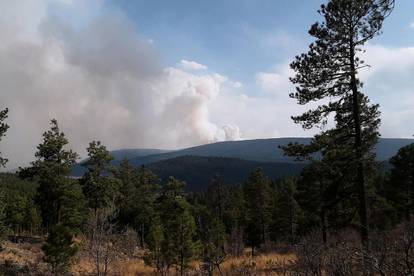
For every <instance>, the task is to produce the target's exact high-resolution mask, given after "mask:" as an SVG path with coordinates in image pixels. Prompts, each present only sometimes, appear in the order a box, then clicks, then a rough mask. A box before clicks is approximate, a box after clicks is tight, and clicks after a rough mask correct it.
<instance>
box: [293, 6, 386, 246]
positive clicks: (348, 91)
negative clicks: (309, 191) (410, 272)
mask: <svg viewBox="0 0 414 276" xmlns="http://www.w3.org/2000/svg"><path fill="white" fill-rule="evenodd" d="M393 6H394V1H393V0H330V1H329V2H328V4H327V5H322V6H321V10H320V11H319V12H320V14H321V15H322V16H323V17H324V22H323V23H315V24H314V25H312V27H311V29H310V31H309V34H310V35H312V36H313V37H315V39H316V41H315V42H314V43H312V44H311V45H310V47H309V51H308V53H306V54H302V55H300V56H297V57H296V60H295V61H294V62H293V63H292V64H291V68H292V69H293V70H294V71H295V72H296V75H295V77H293V78H292V79H291V81H292V82H293V83H294V84H296V86H297V87H296V93H292V94H291V95H290V96H291V97H292V98H295V99H297V101H298V103H299V104H301V105H304V104H308V103H310V102H314V101H323V103H322V104H320V105H319V106H318V107H317V108H315V109H311V110H309V111H307V112H305V113H304V114H302V115H300V116H296V117H293V120H294V121H295V122H296V123H299V124H302V126H303V127H304V128H305V129H309V128H312V127H314V126H325V125H326V124H327V122H328V118H330V115H331V114H333V117H334V119H335V127H334V128H333V129H331V130H326V131H323V132H322V133H321V134H320V135H319V136H316V137H315V138H314V139H313V141H312V143H311V145H310V146H307V147H300V146H298V145H291V147H290V148H287V152H288V153H290V154H293V155H295V154H296V155H302V156H303V155H306V154H308V153H311V152H316V151H322V150H323V149H325V150H334V151H335V150H337V149H339V150H340V151H342V152H343V153H346V155H345V156H346V157H347V160H348V164H347V165H348V167H349V168H350V167H352V169H351V170H350V171H352V172H353V173H352V174H350V176H354V175H355V176H354V177H352V179H351V181H352V182H354V183H355V187H356V189H357V194H358V196H359V217H360V233H361V240H362V242H363V243H364V245H366V246H367V245H368V233H369V227H368V213H367V202H366V201H367V195H366V168H365V167H366V166H367V163H369V162H370V161H371V160H372V147H373V146H374V145H375V143H376V140H377V137H378V132H377V129H378V125H379V122H380V121H379V112H378V105H370V104H369V101H368V98H367V97H366V96H365V95H363V94H362V92H361V89H362V83H361V82H360V81H359V79H358V72H359V71H360V69H362V68H363V67H365V65H364V62H363V61H362V60H360V58H359V57H358V52H359V51H361V50H362V47H363V46H364V44H365V43H367V42H368V41H369V40H370V39H372V38H373V37H374V36H376V35H378V34H379V33H380V30H381V27H382V23H383V21H384V19H385V18H386V17H387V16H388V15H389V14H390V12H391V10H392V9H393ZM354 172H355V173H354Z"/></svg>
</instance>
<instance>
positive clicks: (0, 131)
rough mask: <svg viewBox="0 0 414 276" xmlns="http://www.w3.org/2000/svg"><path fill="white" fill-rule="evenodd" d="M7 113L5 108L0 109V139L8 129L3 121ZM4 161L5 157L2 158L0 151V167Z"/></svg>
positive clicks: (5, 160)
mask: <svg viewBox="0 0 414 276" xmlns="http://www.w3.org/2000/svg"><path fill="white" fill-rule="evenodd" d="M8 113H9V110H8V109H7V108H6V109H4V110H0V141H1V138H3V136H4V135H5V134H6V132H7V130H8V129H9V125H8V124H6V123H5V122H4V120H5V119H7V114H8ZM6 163H7V159H5V158H3V157H2V156H1V152H0V167H2V166H4V165H5V164H6Z"/></svg>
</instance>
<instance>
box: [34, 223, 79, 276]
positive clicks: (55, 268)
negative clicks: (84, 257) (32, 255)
mask: <svg viewBox="0 0 414 276" xmlns="http://www.w3.org/2000/svg"><path fill="white" fill-rule="evenodd" d="M72 236H73V233H72V231H71V229H69V228H68V227H66V226H63V225H56V226H54V227H53V228H52V229H51V231H50V233H49V235H48V237H47V239H46V243H45V244H44V245H43V247H42V250H43V251H44V252H45V256H44V260H45V262H47V263H48V264H49V265H50V267H51V270H52V273H53V274H54V275H62V274H64V273H65V272H67V271H68V269H69V267H70V264H71V262H72V261H73V257H74V256H75V254H76V253H77V251H78V247H77V246H76V244H74V242H73V240H72Z"/></svg>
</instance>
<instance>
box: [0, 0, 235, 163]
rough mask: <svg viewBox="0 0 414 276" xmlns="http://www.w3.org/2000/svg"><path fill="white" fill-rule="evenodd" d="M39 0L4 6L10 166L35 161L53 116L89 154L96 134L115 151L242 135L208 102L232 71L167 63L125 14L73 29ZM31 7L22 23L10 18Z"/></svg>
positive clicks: (2, 73) (1, 81)
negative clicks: (213, 114)
mask: <svg viewBox="0 0 414 276" xmlns="http://www.w3.org/2000/svg"><path fill="white" fill-rule="evenodd" d="M23 2H24V3H23ZM29 2H30V1H29ZM33 2H35V4H34V5H33V9H32V10H30V9H28V8H27V7H23V6H22V5H25V4H26V3H27V2H26V1H11V2H9V3H8V4H4V3H2V4H1V5H2V11H3V12H2V14H1V17H0V18H1V19H0V23H1V24H0V37H2V38H3V39H2V41H5V40H6V41H5V42H4V43H2V44H1V46H0V108H4V107H6V106H7V107H8V108H9V109H10V116H9V119H8V123H9V124H10V125H11V128H10V131H9V133H8V135H7V137H6V138H5V139H4V141H3V143H2V145H1V147H2V152H4V155H5V156H7V157H8V158H9V159H10V164H9V168H13V167H16V166H17V165H22V164H26V163H27V162H29V161H30V160H32V159H33V153H34V151H35V146H36V145H37V144H38V143H39V142H41V134H42V132H44V131H45V130H46V129H47V128H48V127H49V126H48V123H49V121H50V119H52V118H56V119H57V120H58V122H59V123H60V125H61V128H62V129H63V130H64V132H65V133H66V135H67V136H68V138H69V140H70V142H71V147H72V148H73V149H74V150H76V151H77V152H79V153H81V155H84V154H85V150H84V149H85V148H86V146H87V144H88V142H89V141H91V140H93V139H98V140H101V141H102V142H103V143H104V144H106V145H107V146H108V147H109V148H111V149H115V148H123V147H156V148H181V147H187V146H192V145H197V144H204V143H210V142H214V141H223V140H234V139H240V131H239V129H238V127H237V126H233V125H227V124H225V125H223V126H221V125H217V124H215V123H213V122H212V121H211V119H210V113H209V108H208V105H209V102H211V101H212V100H213V99H215V98H217V96H218V95H219V94H220V93H221V90H222V89H223V88H224V87H225V86H227V85H232V83H231V82H230V81H229V80H228V79H227V78H226V77H224V76H221V75H219V74H214V73H208V72H206V73H203V74H192V73H191V72H186V71H184V69H181V67H170V68H162V67H161V66H160V62H159V60H158V53H157V52H156V49H154V47H153V45H152V43H151V41H149V40H148V39H145V38H143V37H141V36H140V35H139V33H138V32H137V31H136V29H135V28H134V26H133V25H132V24H131V22H129V21H128V19H126V18H125V17H124V16H122V15H120V14H116V13H111V14H107V13H106V14H103V15H99V16H94V17H93V19H90V20H89V21H88V22H87V23H84V24H82V26H80V27H79V26H71V25H70V24H68V23H66V22H64V21H61V20H60V19H59V18H58V17H54V16H50V15H49V13H48V10H47V5H40V6H37V5H36V4H40V3H43V2H40V1H33ZM30 3H32V2H30ZM3 6H4V7H3ZM23 10H24V11H28V14H26V15H25V14H22V15H21V16H22V18H24V21H23V22H22V21H20V20H17V21H16V20H12V18H11V17H10V16H9V15H10V14H12V15H16V14H19V12H20V11H23ZM4 11H7V12H4ZM29 11H30V12H29ZM6 38H7V39H6ZM185 64H186V66H187V67H188V66H190V65H191V66H192V67H194V66H195V65H198V67H197V68H195V69H201V67H200V66H202V65H201V64H198V63H195V62H191V61H186V62H185ZM193 69H194V68H193ZM202 69H207V67H203V68H202Z"/></svg>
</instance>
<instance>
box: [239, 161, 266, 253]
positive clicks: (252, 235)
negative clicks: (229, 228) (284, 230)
mask: <svg viewBox="0 0 414 276" xmlns="http://www.w3.org/2000/svg"><path fill="white" fill-rule="evenodd" d="M243 188H244V198H245V203H246V212H247V213H246V220H247V235H248V241H249V245H250V246H251V247H252V255H254V253H255V251H254V250H255V249H257V248H259V247H260V246H261V245H262V244H264V243H265V242H267V241H268V240H269V233H270V225H271V220H272V191H271V187H270V181H269V179H268V178H267V177H265V176H264V174H263V170H262V169H256V170H255V171H254V172H252V173H251V174H250V176H249V178H248V180H247V181H246V183H245V184H244V187H243Z"/></svg>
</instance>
